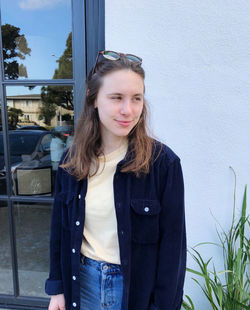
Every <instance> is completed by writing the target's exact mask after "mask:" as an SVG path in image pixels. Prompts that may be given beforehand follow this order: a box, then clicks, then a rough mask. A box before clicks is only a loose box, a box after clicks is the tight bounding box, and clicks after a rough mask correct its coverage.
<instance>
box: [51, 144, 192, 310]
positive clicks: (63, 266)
mask: <svg viewBox="0 0 250 310" xmlns="http://www.w3.org/2000/svg"><path fill="white" fill-rule="evenodd" d="M160 145H161V144H160V143H158V142H157V144H156V147H155V149H154V152H153V158H155V159H154V160H153V161H152V163H151V166H150V173H149V174H147V175H145V174H144V175H141V176H140V177H136V176H135V175H134V174H133V173H122V172H121V171H120V169H121V166H122V165H123V164H124V162H126V160H128V158H129V157H128V156H126V157H125V159H123V160H122V161H120V162H119V163H118V164H117V168H116V172H115V175H114V181H113V187H114V201H115V211H116V217H117V230H118V240H119V250H120V259H121V269H122V272H123V278H124V286H123V299H122V309H121V310H179V309H180V308H181V304H182V297H183V285H184V278H185V269H186V229H185V214H184V185H183V175H182V169H181V164H180V159H179V157H178V156H177V155H176V154H175V153H174V152H173V151H172V150H171V149H170V148H169V147H167V146H166V145H164V144H162V149H161V152H160V155H159V152H158V151H159V149H160ZM157 155H159V156H157ZM64 156H65V155H64ZM64 156H63V157H64ZM156 158H157V159H156ZM62 159H63V158H62ZM61 162H62V160H61ZM86 191H87V178H85V179H84V180H82V181H77V180H76V178H75V177H74V176H72V175H70V174H69V173H67V172H66V171H65V170H63V169H62V168H60V167H59V168H58V171H57V177H56V189H55V199H54V205H53V212H52V220H51V237H50V274H49V278H48V279H47V281H46V284H45V291H46V293H47V294H49V295H56V294H61V293H63V294H64V296H65V300H66V309H67V310H70V309H80V282H79V274H80V255H81V253H80V249H81V244H82V237H83V228H84V217H85V195H86ZM73 276H74V277H73ZM93 310H94V309H93Z"/></svg>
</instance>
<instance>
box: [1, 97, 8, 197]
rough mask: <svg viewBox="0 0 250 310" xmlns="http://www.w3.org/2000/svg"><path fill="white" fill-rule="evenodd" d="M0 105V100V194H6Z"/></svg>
mask: <svg viewBox="0 0 250 310" xmlns="http://www.w3.org/2000/svg"><path fill="white" fill-rule="evenodd" d="M1 107H2V105H1V100H0V195H6V193H7V189H6V166H5V160H4V147H3V126H2V111H1V110H2V108H1Z"/></svg>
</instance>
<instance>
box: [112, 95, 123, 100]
mask: <svg viewBox="0 0 250 310" xmlns="http://www.w3.org/2000/svg"><path fill="white" fill-rule="evenodd" d="M111 99H113V100H121V97H120V96H113V97H111Z"/></svg>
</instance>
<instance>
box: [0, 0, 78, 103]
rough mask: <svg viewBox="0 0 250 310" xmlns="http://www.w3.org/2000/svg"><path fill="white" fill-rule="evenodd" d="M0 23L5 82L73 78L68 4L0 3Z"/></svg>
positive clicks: (38, 1) (14, 0)
mask: <svg viewBox="0 0 250 310" xmlns="http://www.w3.org/2000/svg"><path fill="white" fill-rule="evenodd" d="M1 20H2V25H1V31H2V46H3V58H4V76H5V79H11V80H13V79H14V80H15V79H71V78H72V77H73V76H72V27H71V25H72V17H71V1H70V0H51V1H41V0H32V1H31V0H11V1H10V0H2V1H1ZM25 103H26V104H29V103H28V102H27V101H24V104H25Z"/></svg>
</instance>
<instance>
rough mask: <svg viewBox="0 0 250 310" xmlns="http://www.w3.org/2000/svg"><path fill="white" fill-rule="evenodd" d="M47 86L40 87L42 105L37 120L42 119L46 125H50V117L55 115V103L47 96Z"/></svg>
mask: <svg viewBox="0 0 250 310" xmlns="http://www.w3.org/2000/svg"><path fill="white" fill-rule="evenodd" d="M46 88H47V87H44V86H43V87H42V94H41V98H42V104H43V105H42V107H41V108H40V113H39V116H38V118H39V120H43V121H44V123H45V124H46V125H48V126H50V125H51V120H52V118H53V117H54V116H55V115H56V107H57V106H56V104H54V103H53V102H51V101H50V98H49V97H48V96H47V91H48V90H47V89H46Z"/></svg>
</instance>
